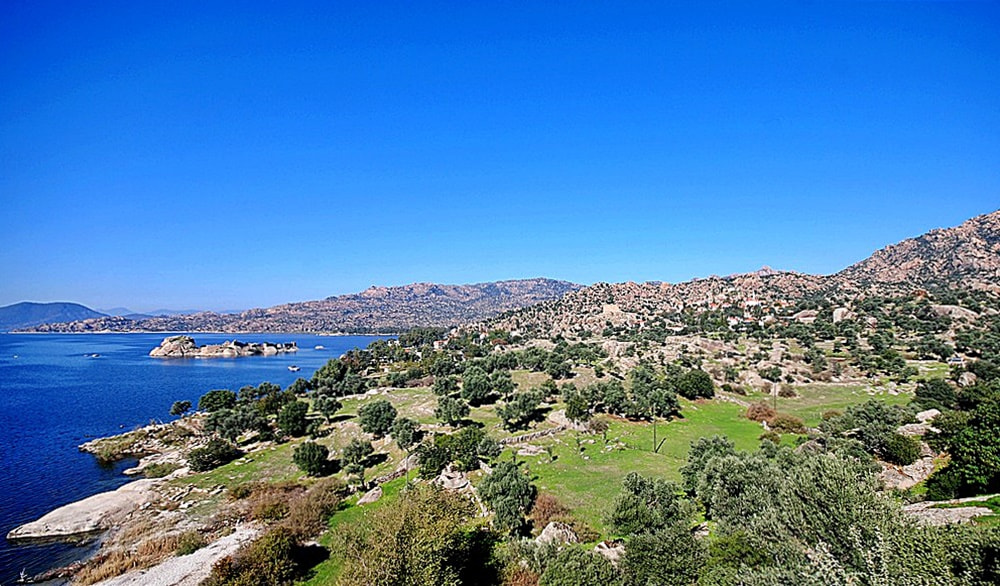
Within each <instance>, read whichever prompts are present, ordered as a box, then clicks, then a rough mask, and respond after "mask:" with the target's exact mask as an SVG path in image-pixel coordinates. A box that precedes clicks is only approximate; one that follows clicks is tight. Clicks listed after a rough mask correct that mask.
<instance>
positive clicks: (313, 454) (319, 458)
mask: <svg viewBox="0 0 1000 586" xmlns="http://www.w3.org/2000/svg"><path fill="white" fill-rule="evenodd" d="M329 458H330V450H329V449H328V448H327V447H326V446H324V445H322V444H317V443H315V442H303V443H302V444H300V445H299V446H298V447H296V448H295V452H294V453H293V454H292V461H293V462H295V465H296V466H298V467H299V470H301V471H303V472H305V473H306V474H308V475H310V476H323V475H324V474H326V473H327V472H329V468H330V460H329Z"/></svg>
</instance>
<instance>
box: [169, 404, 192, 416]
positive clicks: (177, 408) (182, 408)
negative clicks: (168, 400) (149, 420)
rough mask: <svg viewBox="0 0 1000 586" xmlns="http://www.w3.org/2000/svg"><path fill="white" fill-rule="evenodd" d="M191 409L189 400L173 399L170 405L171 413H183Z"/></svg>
mask: <svg viewBox="0 0 1000 586" xmlns="http://www.w3.org/2000/svg"><path fill="white" fill-rule="evenodd" d="M190 410H191V401H174V404H173V405H171V406H170V414H171V415H184V414H185V413H187V412H188V411H190Z"/></svg>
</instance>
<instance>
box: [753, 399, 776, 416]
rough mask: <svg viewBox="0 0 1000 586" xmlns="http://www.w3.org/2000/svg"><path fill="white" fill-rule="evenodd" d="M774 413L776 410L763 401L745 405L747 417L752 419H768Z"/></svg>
mask: <svg viewBox="0 0 1000 586" xmlns="http://www.w3.org/2000/svg"><path fill="white" fill-rule="evenodd" d="M776 413H777V411H775V410H774V409H772V408H771V406H770V405H768V404H767V403H764V402H763V401H761V402H759V403H753V404H751V405H750V406H749V407H747V419H750V420H752V421H770V420H771V419H772V418H773V417H774V416H775V414H776Z"/></svg>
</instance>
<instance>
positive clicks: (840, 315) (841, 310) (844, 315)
mask: <svg viewBox="0 0 1000 586" xmlns="http://www.w3.org/2000/svg"><path fill="white" fill-rule="evenodd" d="M845 319H854V312H853V311H851V310H850V309H847V308H846V307H838V308H836V309H834V310H833V323H835V324H836V323H840V322H842V321H844V320H845Z"/></svg>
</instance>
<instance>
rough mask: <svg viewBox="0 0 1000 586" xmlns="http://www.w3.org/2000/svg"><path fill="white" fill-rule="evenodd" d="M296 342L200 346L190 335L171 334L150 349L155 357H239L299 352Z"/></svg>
mask: <svg viewBox="0 0 1000 586" xmlns="http://www.w3.org/2000/svg"><path fill="white" fill-rule="evenodd" d="M298 351H299V347H298V346H297V345H296V344H295V342H289V343H287V344H281V343H278V344H275V343H272V342H261V343H259V344H258V343H253V342H240V341H238V340H232V341H229V342H223V343H221V344H206V345H204V346H198V345H197V344H195V341H194V338H192V337H190V336H170V337H169V338H164V339H163V341H162V342H160V345H159V346H158V347H156V348H153V349H152V350H150V351H149V355H150V356H152V357H154V358H238V357H240V356H274V355H276V354H285V353H289V352H298Z"/></svg>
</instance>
